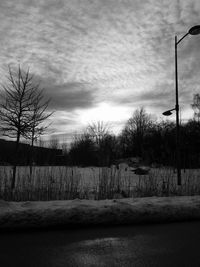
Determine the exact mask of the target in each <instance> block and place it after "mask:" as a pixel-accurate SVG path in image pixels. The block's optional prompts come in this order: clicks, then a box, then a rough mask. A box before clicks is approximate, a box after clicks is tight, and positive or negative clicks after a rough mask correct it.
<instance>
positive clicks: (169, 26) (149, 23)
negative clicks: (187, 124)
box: [0, 0, 200, 138]
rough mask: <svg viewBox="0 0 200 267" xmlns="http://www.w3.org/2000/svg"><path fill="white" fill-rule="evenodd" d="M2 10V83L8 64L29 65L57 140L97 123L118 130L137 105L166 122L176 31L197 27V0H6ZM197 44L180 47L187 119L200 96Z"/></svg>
mask: <svg viewBox="0 0 200 267" xmlns="http://www.w3.org/2000/svg"><path fill="white" fill-rule="evenodd" d="M0 11H1V12H0V36H1V37H0V48H1V49H0V77H1V80H0V83H1V84H3V83H5V82H6V75H7V73H8V66H11V67H12V68H13V69H15V68H17V67H18V66H19V64H20V66H21V68H22V69H23V70H25V71H26V70H27V68H30V72H31V73H32V74H33V75H34V76H35V77H36V78H37V79H38V81H40V84H41V87H42V88H45V95H46V96H47V97H50V98H51V102H50V105H49V110H54V111H55V112H54V114H53V115H52V117H51V126H50V128H49V134H51V135H53V136H60V138H61V137H62V138H64V137H66V138H68V137H69V136H71V135H72V134H73V133H74V132H80V131H82V129H84V128H85V127H86V126H87V125H88V123H91V122H95V121H105V122H107V123H110V125H111V126H112V129H113V131H114V132H115V133H117V132H119V131H120V130H121V129H122V127H123V126H124V124H125V122H126V121H127V120H128V119H129V118H130V117H131V115H132V114H133V112H134V111H135V110H136V109H137V108H140V107H144V108H145V109H146V111H147V112H148V113H151V114H153V115H156V116H157V118H158V119H162V118H163V116H162V112H163V111H165V110H167V109H170V108H174V105H175V82H174V75H175V74H174V38H175V35H177V36H178V39H180V38H181V37H182V36H183V35H184V34H185V33H187V32H188V30H189V29H190V28H191V27H192V26H194V25H198V24H200V1H199V0H190V1H188V0H157V1H156V0H146V1H144V0H1V1H0ZM199 47H200V35H197V36H192V35H188V36H187V37H186V38H185V39H184V40H183V41H182V42H181V43H180V44H179V45H178V67H179V100H180V107H181V118H182V120H186V119H188V118H191V117H192V116H193V111H192V109H191V103H192V100H193V94H195V93H200V89H199V84H200V75H199V74H200V51H199ZM0 90H1V89H0ZM172 119H174V120H175V114H174V115H173V116H172Z"/></svg>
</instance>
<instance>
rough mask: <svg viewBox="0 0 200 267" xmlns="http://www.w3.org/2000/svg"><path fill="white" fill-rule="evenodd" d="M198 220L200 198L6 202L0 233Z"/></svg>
mask: <svg viewBox="0 0 200 267" xmlns="http://www.w3.org/2000/svg"><path fill="white" fill-rule="evenodd" d="M195 219H200V196H180V197H162V198H161V197H146V198H128V199H113V200H99V201H95V200H79V199H75V200H66V201H43V202H40V201H36V202H6V201H3V200H0V229H1V230H5V229H25V228H43V227H54V226H57V227H58V226H64V227H71V226H92V225H114V224H135V223H160V222H171V221H184V220H195Z"/></svg>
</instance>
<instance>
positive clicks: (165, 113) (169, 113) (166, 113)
mask: <svg viewBox="0 0 200 267" xmlns="http://www.w3.org/2000/svg"><path fill="white" fill-rule="evenodd" d="M173 110H176V109H175V108H173V109H169V110H167V111H165V112H163V115H164V116H170V115H172V112H171V111H173Z"/></svg>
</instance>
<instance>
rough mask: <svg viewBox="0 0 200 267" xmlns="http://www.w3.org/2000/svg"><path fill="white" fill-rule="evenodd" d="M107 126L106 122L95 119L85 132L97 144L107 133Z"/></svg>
mask: <svg viewBox="0 0 200 267" xmlns="http://www.w3.org/2000/svg"><path fill="white" fill-rule="evenodd" d="M109 128H110V127H109V124H108V123H105V122H103V121H97V122H92V123H91V124H89V125H88V127H87V129H86V132H87V134H88V135H89V136H90V137H91V138H92V139H93V140H94V141H95V142H96V144H97V145H99V144H100V142H101V140H102V139H103V138H104V137H105V136H106V135H108V134H109Z"/></svg>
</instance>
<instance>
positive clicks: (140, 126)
mask: <svg viewBox="0 0 200 267" xmlns="http://www.w3.org/2000/svg"><path fill="white" fill-rule="evenodd" d="M152 123H153V119H152V116H151V115H149V114H147V113H146V111H145V109H144V108H143V107H142V108H140V109H137V110H136V111H135V112H134V113H133V115H132V117H131V118H130V119H129V120H128V121H127V123H126V126H125V129H124V130H123V135H124V136H127V138H128V139H129V140H131V142H130V143H133V146H134V148H135V150H136V153H137V154H138V156H142V152H143V139H144V135H145V133H146V132H147V130H149V129H150V128H151V126H152Z"/></svg>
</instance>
